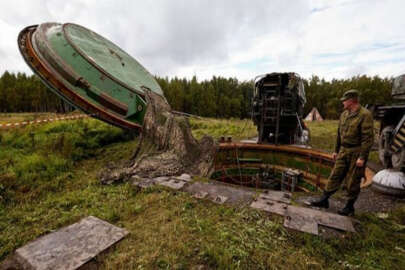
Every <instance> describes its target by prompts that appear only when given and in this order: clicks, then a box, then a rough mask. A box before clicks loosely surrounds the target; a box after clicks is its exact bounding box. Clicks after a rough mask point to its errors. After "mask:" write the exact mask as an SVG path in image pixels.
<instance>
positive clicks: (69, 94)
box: [18, 25, 142, 131]
mask: <svg viewBox="0 0 405 270" xmlns="http://www.w3.org/2000/svg"><path fill="white" fill-rule="evenodd" d="M37 28H38V25H33V26H28V27H26V28H25V29H24V30H23V31H21V33H20V34H19V36H18V47H19V49H20V52H21V54H22V55H23V58H24V60H25V62H26V63H27V64H28V66H29V67H30V68H31V69H32V71H33V72H34V73H35V74H37V75H38V76H39V77H40V79H41V80H42V81H43V82H44V83H45V84H46V85H47V86H48V87H49V88H51V89H54V91H55V92H56V93H58V94H59V95H60V96H62V97H63V98H64V99H66V100H68V101H69V103H71V104H74V106H76V107H78V108H80V109H81V110H82V111H84V112H86V113H88V114H91V115H92V116H93V117H95V118H98V119H100V120H104V121H106V122H108V123H110V124H112V125H117V126H120V127H121V128H124V129H128V130H138V131H141V130H142V126H141V125H139V124H135V123H132V122H128V121H125V120H123V119H121V118H119V117H117V116H115V115H113V114H111V113H108V112H105V111H104V110H102V109H101V108H99V107H98V106H96V105H94V104H91V103H89V102H87V101H86V100H85V99H83V98H82V97H80V96H79V95H77V94H76V93H74V92H73V91H71V90H70V89H69V88H68V87H66V85H65V84H64V83H63V82H61V81H60V80H58V79H57V78H56V76H55V74H54V73H53V72H52V69H51V68H50V67H49V66H48V65H47V64H46V63H45V62H44V61H42V60H41V59H40V57H39V56H38V54H37V53H36V51H35V50H34V48H33V44H32V40H31V38H32V34H33V33H34V32H35V30H36V29H37Z"/></svg>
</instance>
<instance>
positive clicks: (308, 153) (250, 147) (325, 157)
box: [218, 142, 376, 188]
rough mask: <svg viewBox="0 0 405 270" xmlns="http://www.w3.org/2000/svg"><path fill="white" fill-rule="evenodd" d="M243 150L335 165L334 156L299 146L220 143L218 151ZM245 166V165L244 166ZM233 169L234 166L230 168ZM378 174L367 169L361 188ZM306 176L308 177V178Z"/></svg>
mask: <svg viewBox="0 0 405 270" xmlns="http://www.w3.org/2000/svg"><path fill="white" fill-rule="evenodd" d="M234 149H235V150H236V149H237V150H241V151H245V152H246V151H247V152H258V151H263V152H275V153H285V154H289V155H292V156H299V157H303V158H306V159H309V160H319V161H321V162H322V165H320V166H325V165H326V166H328V167H330V168H332V167H333V165H334V163H335V162H334V160H333V158H332V155H331V154H329V153H326V152H324V151H321V150H317V149H312V148H303V147H297V146H292V145H274V144H256V143H240V142H236V143H220V144H219V148H218V151H219V152H220V151H227V150H234ZM260 165H261V163H258V164H257V165H256V166H260ZM222 166H223V167H227V165H222ZM240 166H241V164H238V165H234V166H233V168H238V167H240ZM242 166H244V165H242ZM245 166H252V165H251V164H250V165H245ZM229 167H232V166H229ZM303 173H304V178H307V179H308V180H312V178H313V177H312V175H311V174H310V173H308V172H305V171H303ZM375 173H376V172H374V171H373V170H372V169H371V168H369V167H367V168H366V172H365V181H363V182H362V184H361V187H362V188H365V187H368V186H369V185H371V183H372V178H373V176H374V175H375ZM306 174H307V176H308V177H306ZM315 182H317V183H313V184H314V186H317V187H321V186H323V185H324V184H325V183H323V182H324V181H321V182H322V183H321V185H319V184H320V183H319V179H317V180H316V181H315Z"/></svg>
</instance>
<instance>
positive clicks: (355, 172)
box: [310, 89, 374, 216]
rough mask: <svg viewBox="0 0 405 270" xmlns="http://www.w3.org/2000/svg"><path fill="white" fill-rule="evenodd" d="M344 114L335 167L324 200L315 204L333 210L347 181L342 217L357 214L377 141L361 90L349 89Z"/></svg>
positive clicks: (340, 125)
mask: <svg viewBox="0 0 405 270" xmlns="http://www.w3.org/2000/svg"><path fill="white" fill-rule="evenodd" d="M340 100H341V101H342V102H343V109H344V111H343V113H342V114H341V115H340V119H339V126H338V132H337V139H336V146H335V152H334V153H333V159H334V160H335V166H334V167H333V170H332V172H331V174H330V176H329V179H328V183H327V185H326V188H325V191H324V193H323V195H322V197H321V198H319V199H318V200H315V201H312V202H311V203H310V204H311V205H312V206H317V207H322V208H329V197H330V196H332V194H334V193H335V192H336V191H337V190H338V189H339V187H340V185H341V184H342V182H343V180H345V179H346V181H345V185H344V188H345V189H346V191H347V194H348V200H347V203H346V206H345V207H344V208H343V209H342V210H339V211H338V213H339V214H340V215H344V216H348V215H353V214H354V203H355V202H356V200H357V197H358V195H359V193H360V184H361V179H362V178H363V177H364V176H365V174H364V172H365V168H366V163H367V160H368V154H369V152H370V149H371V147H372V145H373V142H374V127H373V116H372V114H371V112H370V111H368V110H367V109H365V108H364V107H362V106H361V105H360V104H359V93H358V91H357V90H354V89H352V90H349V91H346V92H345V93H344V94H343V97H342V98H341V99H340Z"/></svg>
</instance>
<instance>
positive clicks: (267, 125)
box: [252, 73, 309, 144]
mask: <svg viewBox="0 0 405 270" xmlns="http://www.w3.org/2000/svg"><path fill="white" fill-rule="evenodd" d="M305 102H306V98H305V90H304V83H303V81H302V79H301V78H300V76H299V75H298V74H296V73H268V74H264V75H260V76H257V77H256V78H255V80H254V93H253V102H252V103H253V112H252V118H253V122H254V124H255V125H256V126H257V131H258V143H270V144H307V143H308V141H309V131H308V129H307V128H306V127H305V124H304V122H303V120H302V116H303V108H304V104H305Z"/></svg>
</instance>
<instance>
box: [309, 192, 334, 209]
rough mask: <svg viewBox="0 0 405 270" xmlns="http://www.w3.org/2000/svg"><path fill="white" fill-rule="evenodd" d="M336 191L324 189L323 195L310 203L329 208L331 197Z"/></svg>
mask: <svg viewBox="0 0 405 270" xmlns="http://www.w3.org/2000/svg"><path fill="white" fill-rule="evenodd" d="M333 193H335V192H334V191H324V192H323V194H322V196H321V197H320V198H319V199H317V200H314V201H312V202H311V203H310V205H311V206H316V207H321V208H329V197H330V196H332V194H333Z"/></svg>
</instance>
